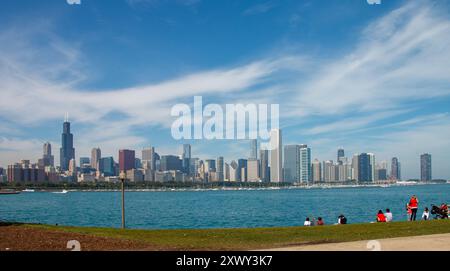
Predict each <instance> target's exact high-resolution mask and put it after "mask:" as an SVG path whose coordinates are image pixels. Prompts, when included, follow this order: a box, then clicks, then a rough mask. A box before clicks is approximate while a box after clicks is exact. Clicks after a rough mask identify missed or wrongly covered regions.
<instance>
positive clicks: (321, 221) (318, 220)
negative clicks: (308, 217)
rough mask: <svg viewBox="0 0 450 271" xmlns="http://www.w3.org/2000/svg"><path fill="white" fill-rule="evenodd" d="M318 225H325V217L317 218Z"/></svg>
mask: <svg viewBox="0 0 450 271" xmlns="http://www.w3.org/2000/svg"><path fill="white" fill-rule="evenodd" d="M316 225H317V226H323V225H325V223H324V222H323V219H322V218H321V217H318V218H317V223H316Z"/></svg>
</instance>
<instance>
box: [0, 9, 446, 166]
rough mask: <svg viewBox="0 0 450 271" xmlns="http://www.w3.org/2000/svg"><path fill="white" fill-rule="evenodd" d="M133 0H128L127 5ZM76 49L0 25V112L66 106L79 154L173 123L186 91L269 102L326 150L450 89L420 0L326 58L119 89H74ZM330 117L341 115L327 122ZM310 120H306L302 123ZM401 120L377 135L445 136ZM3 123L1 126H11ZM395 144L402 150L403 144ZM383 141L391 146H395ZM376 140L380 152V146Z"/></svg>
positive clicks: (439, 36)
mask: <svg viewBox="0 0 450 271" xmlns="http://www.w3.org/2000/svg"><path fill="white" fill-rule="evenodd" d="M136 1H138V0H128V2H129V3H130V4H133V3H134V4H137V2H136ZM139 1H143V0H139ZM269 3H270V2H269ZM268 8H270V6H269V7H266V8H262V7H260V8H259V10H260V11H267V10H268ZM256 10H258V9H256ZM23 29H27V30H26V31H24V30H23ZM19 30H20V31H19ZM42 39H44V42H43V41H42ZM79 47H80V46H79V45H77V44H67V43H65V42H64V41H63V40H62V39H60V38H58V37H57V36H56V35H55V34H54V33H53V32H52V31H51V27H49V26H48V25H47V24H44V25H41V26H39V27H35V28H33V27H30V28H29V27H14V28H9V29H6V30H5V29H4V30H3V31H0V91H1V99H0V117H1V118H2V119H7V120H9V121H10V122H17V123H20V124H22V125H25V124H29V125H30V124H32V125H35V126H39V124H41V123H45V122H48V121H54V120H60V119H61V118H62V116H63V115H64V113H65V112H70V114H71V116H72V119H73V120H74V121H75V125H79V126H81V127H80V130H81V131H80V133H81V134H83V135H84V136H83V137H81V138H80V139H77V140H79V141H78V142H77V143H78V144H79V145H77V149H79V153H80V152H82V153H88V150H89V149H90V148H91V147H92V146H101V147H102V149H107V152H110V153H114V152H115V151H116V150H117V149H119V148H122V147H130V148H133V147H135V146H140V145H144V144H148V142H149V141H151V140H152V138H151V137H152V135H141V134H139V133H136V131H135V129H136V128H137V127H142V126H145V127H159V128H161V129H166V128H167V127H169V126H170V124H171V122H172V121H173V119H172V118H171V117H170V108H171V106H173V105H174V104H176V103H178V102H188V103H190V102H191V101H192V96H194V95H203V96H205V97H208V98H210V99H211V100H212V101H214V100H216V101H217V100H222V101H223V99H225V98H226V99H227V102H236V103H237V102H242V103H245V102H256V101H258V102H261V103H270V102H272V103H273V102H277V103H280V105H281V114H282V115H281V117H282V118H283V119H282V121H285V122H286V123H289V127H295V125H302V126H301V131H302V134H304V135H309V136H316V138H315V139H314V141H313V142H312V143H313V144H318V145H321V146H320V148H318V149H321V148H322V149H324V148H327V147H328V148H330V147H331V146H332V144H335V145H337V144H340V143H346V142H345V141H344V140H342V141H338V142H336V143H333V140H334V138H333V137H334V135H333V134H332V132H334V131H337V130H341V131H344V130H362V129H367V128H370V127H371V125H373V123H375V122H377V121H382V120H385V119H389V118H391V117H394V116H396V115H401V114H404V113H405V112H406V111H408V110H411V108H410V105H409V103H410V102H412V101H419V100H426V99H431V98H436V97H442V96H448V95H450V87H449V86H450V77H449V76H448V71H449V70H450V63H449V62H448V59H450V20H449V18H448V14H445V13H443V11H441V10H439V8H436V7H434V6H430V5H427V4H426V2H409V3H408V4H406V5H404V6H402V7H400V8H399V9H397V10H394V11H392V12H390V13H389V14H388V15H386V16H384V17H381V18H379V19H377V20H376V21H374V22H373V23H371V24H370V25H368V26H367V27H366V28H365V29H364V30H363V31H362V33H360V34H355V43H354V44H353V46H352V48H351V49H350V48H349V50H348V52H347V53H346V54H344V55H340V56H336V57H335V58H332V59H325V60H324V59H323V58H321V57H320V56H315V55H308V56H302V55H283V56H282V57H279V58H273V57H268V58H263V59H259V60H255V61H253V62H251V63H244V64H242V65H236V66H234V67H219V68H217V69H212V70H205V71H200V72H196V73H192V74H185V75H179V76H176V77H174V78H173V79H170V80H167V81H164V82H160V83H155V84H147V85H140V86H131V87H129V88H123V89H110V90H95V89H83V88H80V87H79V83H80V82H83V81H84V80H86V79H89V76H88V74H89V69H87V68H86V67H85V65H86V64H84V63H85V62H86V61H85V60H86V59H85V58H84V56H83V53H82V51H81V50H80V49H79ZM117 116H120V117H117ZM330 116H333V117H334V118H339V120H338V121H335V122H330V121H329V119H328V117H330ZM444 117H445V116H444ZM308 119H312V120H314V124H313V125H311V124H308V125H306V124H305V125H303V124H304V123H306V121H305V120H308ZM399 125H400V124H399ZM401 125H402V126H407V125H415V127H414V129H408V131H405V132H404V134H394V133H393V132H391V133H386V134H384V135H386V136H407V137H408V139H416V140H418V142H421V143H423V144H426V139H427V137H428V138H429V140H438V139H439V140H443V139H441V138H436V137H437V136H435V135H433V134H431V133H429V132H428V131H437V129H438V128H437V127H438V126H439V125H435V126H432V127H430V126H429V125H428V126H427V124H426V121H423V119H422V121H421V120H420V119H410V120H405V121H404V122H403V123H402V124H401ZM289 127H287V128H289ZM9 128H10V129H9ZM431 128H432V129H431ZM8 129H9V132H11V131H12V130H14V129H17V128H16V127H8ZM8 129H2V130H0V131H2V134H10V133H9V132H8ZM406 133H407V134H406ZM414 134H416V135H417V136H414ZM168 135H169V132H168ZM361 140H365V142H364V143H361V146H364V145H365V146H367V145H368V143H369V142H370V143H372V142H374V144H375V143H376V142H379V141H372V140H378V139H373V138H370V139H368V138H362V139H361ZM19 141H20V139H19V138H18V137H16V136H13V135H9V136H6V135H5V136H3V137H2V142H3V143H1V144H2V145H1V146H2V148H4V147H5V146H6V145H12V144H17V145H20V146H23V147H24V148H27V147H30V149H33V148H32V146H31V145H33V144H34V143H37V142H40V141H41V140H33V139H31V140H30V139H22V141H23V142H22V143H20V142H19ZM443 142H444V144H446V143H445V142H447V141H445V140H444V141H443ZM347 143H348V142H347ZM409 143H411V141H409ZM355 144H356V145H357V143H355ZM433 144H437V143H433ZM398 146H405V150H406V145H405V144H399V145H398ZM161 147H162V148H163V149H164V148H165V149H167V150H173V148H171V147H168V146H161ZM390 147H392V148H393V149H394V151H395V145H394V144H391V145H390ZM355 148H357V146H355ZM374 148H379V149H380V152H381V153H383V155H388V152H387V151H386V149H384V148H381V144H380V145H379V146H375V145H374ZM4 149H6V148H4ZM37 149H39V152H40V151H41V150H40V145H38V148H34V149H33V150H37ZM400 149H401V148H400ZM400 149H399V152H402V151H401V150H400ZM433 150H435V151H436V152H438V154H437V155H441V156H442V153H444V152H446V153H448V151H449V148H448V145H445V146H444V148H437V146H436V148H434V149H433ZM30 151H32V150H30ZM202 151H203V150H202ZM332 151H333V152H334V150H332ZM402 153H403V152H402ZM404 153H405V155H406V151H405V152H404ZM245 155H247V154H245ZM229 156H232V155H231V154H230V155H229ZM16 158H17V156H16V155H13V154H12V153H11V152H6V151H2V152H1V153H0V163H5V161H6V162H12V161H13V160H12V159H16Z"/></svg>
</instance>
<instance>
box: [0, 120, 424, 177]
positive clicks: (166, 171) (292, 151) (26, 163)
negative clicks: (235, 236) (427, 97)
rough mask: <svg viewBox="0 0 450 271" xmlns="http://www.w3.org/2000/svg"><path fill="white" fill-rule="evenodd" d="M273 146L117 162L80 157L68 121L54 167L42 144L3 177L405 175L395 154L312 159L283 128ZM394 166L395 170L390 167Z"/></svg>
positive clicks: (128, 153)
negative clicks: (286, 140)
mask: <svg viewBox="0 0 450 271" xmlns="http://www.w3.org/2000/svg"><path fill="white" fill-rule="evenodd" d="M270 141H271V142H270V146H271V147H272V149H271V150H266V149H259V147H258V141H257V140H251V145H250V146H249V157H247V158H240V159H237V160H233V161H230V162H225V160H224V158H223V157H217V158H216V159H205V160H201V159H200V158H197V157H193V156H192V151H191V145H189V144H184V145H183V149H182V154H181V155H160V154H158V153H157V152H156V151H155V148H154V147H148V148H145V149H143V150H142V151H141V156H140V158H139V157H137V155H136V151H135V150H127V149H122V150H119V153H118V158H119V159H118V161H115V160H114V158H113V157H102V152H101V149H100V148H98V147H97V148H93V149H92V151H91V156H90V157H80V158H79V164H78V165H77V163H76V160H75V148H74V145H73V134H72V133H71V130H70V122H69V121H68V119H66V120H65V121H64V123H63V132H62V135H61V148H60V164H59V166H58V167H57V166H55V162H54V156H53V155H52V146H51V144H50V143H49V142H47V143H45V144H44V146H43V155H42V158H40V159H39V160H38V162H37V163H31V162H30V160H22V161H20V162H18V163H15V164H13V165H9V166H8V167H7V169H6V170H5V169H3V168H1V167H0V180H2V179H3V180H6V181H8V182H27V183H28V182H61V181H67V182H96V181H106V182H116V181H119V177H118V176H119V174H120V173H121V172H124V173H125V174H126V177H127V179H128V180H129V181H132V182H187V181H189V182H196V181H198V182H264V183H268V182H273V183H281V182H283V183H292V184H303V185H305V184H317V183H345V182H358V183H370V182H377V181H397V180H401V178H402V177H401V164H400V162H399V159H398V158H396V157H394V158H392V160H391V161H390V165H389V164H388V162H387V161H381V162H379V163H377V162H376V161H375V155H374V154H373V153H359V154H354V155H353V156H352V157H351V158H348V157H346V156H345V151H344V149H342V148H341V149H338V151H337V157H336V161H333V160H327V161H322V162H321V161H319V160H318V159H314V160H312V159H311V148H309V147H308V146H307V145H305V144H292V145H284V146H283V143H282V132H281V130H279V129H274V130H272V131H271V139H270ZM389 167H390V169H389ZM420 169H421V178H420V179H421V181H431V180H432V174H431V155H430V154H423V155H421V156H420Z"/></svg>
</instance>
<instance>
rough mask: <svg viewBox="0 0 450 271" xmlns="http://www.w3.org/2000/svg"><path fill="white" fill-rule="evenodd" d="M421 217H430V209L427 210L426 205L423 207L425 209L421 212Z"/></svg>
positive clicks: (425, 218)
mask: <svg viewBox="0 0 450 271" xmlns="http://www.w3.org/2000/svg"><path fill="white" fill-rule="evenodd" d="M422 219H423V220H429V219H430V211H428V207H425V210H424V211H423V214H422Z"/></svg>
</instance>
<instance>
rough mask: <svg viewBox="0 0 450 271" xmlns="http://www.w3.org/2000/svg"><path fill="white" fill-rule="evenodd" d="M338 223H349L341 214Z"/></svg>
mask: <svg viewBox="0 0 450 271" xmlns="http://www.w3.org/2000/svg"><path fill="white" fill-rule="evenodd" d="M338 224H339V225H345V224H347V218H346V217H345V216H344V215H342V214H341V215H340V216H338Z"/></svg>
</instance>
